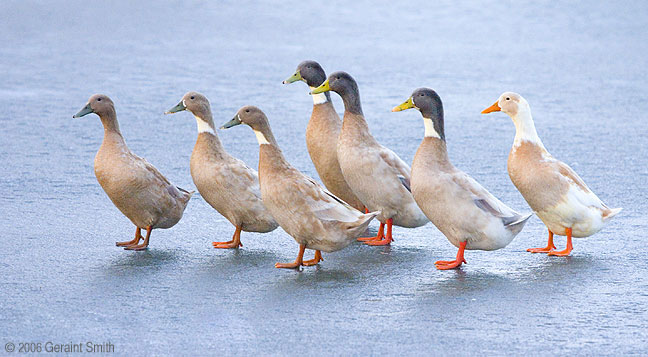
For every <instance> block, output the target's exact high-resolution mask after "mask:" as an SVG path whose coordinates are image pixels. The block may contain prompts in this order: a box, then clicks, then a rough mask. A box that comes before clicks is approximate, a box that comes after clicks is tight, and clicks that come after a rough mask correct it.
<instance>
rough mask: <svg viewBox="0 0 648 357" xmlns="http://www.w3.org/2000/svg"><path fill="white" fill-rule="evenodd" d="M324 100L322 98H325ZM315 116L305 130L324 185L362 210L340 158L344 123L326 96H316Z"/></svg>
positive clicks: (310, 152)
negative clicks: (338, 143)
mask: <svg viewBox="0 0 648 357" xmlns="http://www.w3.org/2000/svg"><path fill="white" fill-rule="evenodd" d="M322 97H323V99H322ZM313 102H314V104H313V113H312V115H311V118H310V121H309V122H308V126H307V127H306V147H307V148H308V154H309V155H310V157H311V160H312V161H313V165H314V166H315V169H316V170H317V174H318V175H319V177H320V179H321V180H322V183H324V186H326V188H327V189H328V190H329V191H331V193H333V194H334V195H335V196H337V197H339V198H341V199H342V200H343V201H345V202H346V203H348V204H349V205H351V206H352V207H354V208H355V209H358V210H362V209H363V208H364V205H363V203H362V202H361V201H360V199H358V197H356V195H355V194H354V193H353V191H352V190H351V188H350V187H349V185H348V184H347V182H346V180H345V179H344V176H343V175H342V170H341V169H340V163H339V162H338V156H337V142H338V137H339V136H340V130H341V128H342V121H341V120H340V117H339V116H338V114H337V113H336V112H335V108H333V104H332V103H331V102H329V101H326V95H325V94H323V93H322V94H315V95H313Z"/></svg>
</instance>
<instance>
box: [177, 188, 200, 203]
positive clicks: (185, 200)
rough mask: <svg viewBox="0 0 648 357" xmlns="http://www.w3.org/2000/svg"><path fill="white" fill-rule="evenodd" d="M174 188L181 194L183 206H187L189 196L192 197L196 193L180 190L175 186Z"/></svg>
mask: <svg viewBox="0 0 648 357" xmlns="http://www.w3.org/2000/svg"><path fill="white" fill-rule="evenodd" d="M176 188H177V189H178V190H180V192H182V201H183V202H184V203H185V204H187V203H188V202H189V200H190V199H191V196H193V194H194V193H196V191H194V190H191V191H187V190H185V189H184V188H182V187H178V186H176Z"/></svg>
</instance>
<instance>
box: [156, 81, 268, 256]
mask: <svg viewBox="0 0 648 357" xmlns="http://www.w3.org/2000/svg"><path fill="white" fill-rule="evenodd" d="M185 110H187V111H189V112H191V114H193V116H194V117H195V118H196V124H197V128H198V137H197V138H196V144H195V145H194V148H193V151H192V152H191V160H190V163H189V164H190V168H191V178H192V179H193V182H194V184H195V185H196V188H197V189H198V192H199V193H200V196H202V197H203V198H204V199H205V201H207V203H209V205H210V206H212V208H214V209H215V210H216V211H218V213H220V214H221V215H223V217H225V218H226V219H227V220H228V221H229V222H230V223H231V224H232V225H233V226H234V228H235V229H234V235H233V236H232V239H231V240H229V241H226V242H213V243H212V246H213V247H214V248H218V249H233V248H238V247H242V246H243V243H241V231H245V232H257V233H267V232H271V231H273V230H275V229H276V228H277V226H278V225H277V222H276V221H275V220H274V218H273V217H272V215H271V214H270V212H269V211H268V210H267V209H266V208H265V206H264V205H263V200H262V199H261V190H260V189H259V175H258V173H257V172H256V171H255V170H254V169H252V168H250V167H248V166H247V165H246V164H245V163H244V162H243V161H241V160H239V159H237V158H235V157H233V156H232V155H230V154H229V153H227V151H225V148H224V147H223V145H222V144H221V141H220V139H219V138H218V135H217V134H216V131H215V127H214V120H213V117H212V111H211V106H210V104H209V100H208V99H207V97H205V96H204V95H203V94H201V93H198V92H188V93H186V94H185V95H184V96H183V97H182V100H180V102H179V103H178V104H177V105H176V106H174V107H173V108H171V109H169V110H168V111H167V112H166V113H165V114H172V113H178V112H181V111H185Z"/></svg>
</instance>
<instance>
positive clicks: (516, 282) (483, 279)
mask: <svg viewBox="0 0 648 357" xmlns="http://www.w3.org/2000/svg"><path fill="white" fill-rule="evenodd" d="M518 264H519V263H518ZM605 270H606V268H605V266H604V264H602V263H601V261H600V260H599V259H597V258H596V257H593V256H588V255H579V256H569V257H543V259H538V260H535V261H524V265H512V266H504V267H500V266H492V265H491V266H486V267H481V268H477V270H471V268H470V267H464V268H460V269H455V270H451V271H438V273H441V274H445V275H444V276H442V277H440V278H439V279H437V280H436V281H432V282H426V283H422V284H421V285H420V286H419V289H418V290H419V292H421V293H424V294H433V295H440V296H461V295H465V294H472V293H481V292H486V293H488V292H490V291H492V292H494V293H501V292H502V291H510V292H514V291H523V292H525V293H533V291H535V290H536V289H545V288H547V287H556V286H560V285H564V284H570V285H573V284H582V283H584V279H583V277H584V276H590V275H591V274H589V272H591V271H605ZM430 273H431V274H433V272H430Z"/></svg>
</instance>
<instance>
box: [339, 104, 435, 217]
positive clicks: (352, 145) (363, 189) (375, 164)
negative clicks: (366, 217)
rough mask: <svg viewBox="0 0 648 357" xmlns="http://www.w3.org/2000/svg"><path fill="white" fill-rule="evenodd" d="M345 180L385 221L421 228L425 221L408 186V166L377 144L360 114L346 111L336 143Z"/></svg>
mask: <svg viewBox="0 0 648 357" xmlns="http://www.w3.org/2000/svg"><path fill="white" fill-rule="evenodd" d="M337 156H338V161H339V162H340V168H341V169H342V174H343V175H344V179H345V180H346V182H347V183H348V184H349V187H351V189H352V190H353V192H354V193H355V194H356V196H357V197H358V198H359V199H360V201H362V203H364V204H365V206H366V207H367V208H368V209H369V210H370V211H380V212H381V214H380V215H379V216H378V217H377V218H378V220H379V221H381V222H383V223H385V222H386V221H387V220H388V219H390V218H391V219H393V224H394V225H397V226H401V227H409V228H414V227H420V226H423V225H425V224H426V223H427V222H428V219H427V218H426V217H425V215H424V214H423V212H422V211H421V209H420V208H419V207H418V205H417V204H416V202H415V201H414V197H413V196H412V194H411V192H410V191H409V190H408V189H407V187H406V185H409V181H410V168H409V166H408V165H407V164H406V163H405V162H403V160H401V159H400V158H399V157H398V156H397V155H396V154H395V153H394V152H393V151H391V150H389V149H387V148H385V147H384V146H382V145H380V144H379V143H378V142H377V141H376V140H375V139H374V137H373V136H371V134H370V133H369V128H368V127H367V124H366V122H365V120H364V118H363V117H362V115H360V114H354V113H349V112H347V113H345V114H344V122H343V124H342V130H341V132H340V137H339V139H338V144H337Z"/></svg>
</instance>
